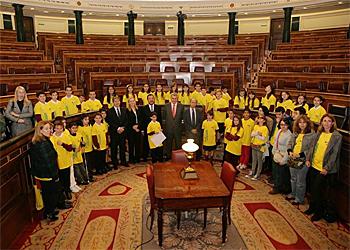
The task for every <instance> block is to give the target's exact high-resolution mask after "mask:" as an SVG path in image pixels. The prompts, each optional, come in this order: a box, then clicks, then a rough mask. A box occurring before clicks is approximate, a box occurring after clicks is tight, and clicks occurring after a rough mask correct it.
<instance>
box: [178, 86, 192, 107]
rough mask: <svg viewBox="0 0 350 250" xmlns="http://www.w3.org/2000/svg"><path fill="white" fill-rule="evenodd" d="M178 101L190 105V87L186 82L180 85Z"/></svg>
mask: <svg viewBox="0 0 350 250" xmlns="http://www.w3.org/2000/svg"><path fill="white" fill-rule="evenodd" d="M179 101H180V102H181V104H183V105H190V88H189V87H188V85H187V84H185V85H184V86H183V87H182V91H181V93H180V95H179Z"/></svg>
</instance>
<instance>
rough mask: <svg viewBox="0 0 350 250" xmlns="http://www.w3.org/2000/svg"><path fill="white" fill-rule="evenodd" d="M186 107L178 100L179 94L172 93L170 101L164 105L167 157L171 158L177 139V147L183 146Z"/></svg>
mask: <svg viewBox="0 0 350 250" xmlns="http://www.w3.org/2000/svg"><path fill="white" fill-rule="evenodd" d="M183 110H184V107H183V105H182V104H181V103H179V102H178V98H177V94H176V93H173V94H171V100H170V103H167V104H165V106H164V116H165V117H164V120H165V136H166V141H165V157H166V158H167V159H170V157H171V151H172V148H173V141H175V149H180V148H181V132H182V129H181V128H182V119H183Z"/></svg>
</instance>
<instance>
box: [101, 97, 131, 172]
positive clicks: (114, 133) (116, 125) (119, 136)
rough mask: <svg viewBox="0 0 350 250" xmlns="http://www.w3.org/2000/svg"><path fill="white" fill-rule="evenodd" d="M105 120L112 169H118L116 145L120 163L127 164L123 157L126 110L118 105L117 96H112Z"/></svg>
mask: <svg viewBox="0 0 350 250" xmlns="http://www.w3.org/2000/svg"><path fill="white" fill-rule="evenodd" d="M106 121H107V123H108V125H109V127H108V130H109V135H110V137H111V158H112V163H113V165H114V169H118V165H119V163H118V158H117V154H118V147H119V160H120V165H122V166H127V163H126V158H125V140H126V128H125V126H126V110H125V108H121V107H120V99H119V97H118V96H115V97H114V98H113V107H112V108H110V109H109V110H108V112H107V117H106Z"/></svg>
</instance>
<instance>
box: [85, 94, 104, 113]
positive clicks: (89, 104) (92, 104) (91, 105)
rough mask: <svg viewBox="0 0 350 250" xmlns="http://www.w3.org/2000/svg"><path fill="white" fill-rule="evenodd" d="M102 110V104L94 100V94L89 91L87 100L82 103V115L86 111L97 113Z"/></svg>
mask: <svg viewBox="0 0 350 250" xmlns="http://www.w3.org/2000/svg"><path fill="white" fill-rule="evenodd" d="M101 108H102V104H101V102H100V100H98V99H96V92H95V91H90V92H89V100H87V101H85V102H83V103H82V106H81V109H82V110H81V111H82V113H84V112H87V111H98V110H100V109H101Z"/></svg>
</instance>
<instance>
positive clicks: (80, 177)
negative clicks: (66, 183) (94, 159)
mask: <svg viewBox="0 0 350 250" xmlns="http://www.w3.org/2000/svg"><path fill="white" fill-rule="evenodd" d="M73 168H74V177H75V180H76V182H77V183H78V184H82V183H85V182H88V180H89V178H88V173H87V171H86V170H87V169H86V168H85V166H84V163H79V164H74V165H73Z"/></svg>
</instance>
